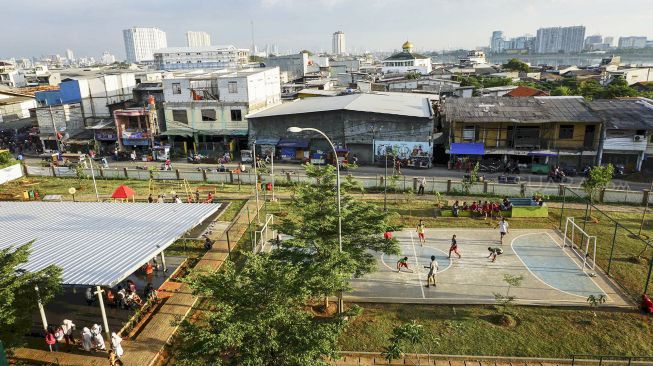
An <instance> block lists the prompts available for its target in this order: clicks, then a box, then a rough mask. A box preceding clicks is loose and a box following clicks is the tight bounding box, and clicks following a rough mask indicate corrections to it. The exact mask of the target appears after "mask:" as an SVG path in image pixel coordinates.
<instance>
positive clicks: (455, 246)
mask: <svg viewBox="0 0 653 366" xmlns="http://www.w3.org/2000/svg"><path fill="white" fill-rule="evenodd" d="M451 252H454V253H456V254H458V259H460V258H462V256H461V255H460V252H458V242H457V241H456V235H455V234H454V236H453V237H451V246H450V247H449V258H451Z"/></svg>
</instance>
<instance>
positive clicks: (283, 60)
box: [265, 52, 309, 81]
mask: <svg viewBox="0 0 653 366" xmlns="http://www.w3.org/2000/svg"><path fill="white" fill-rule="evenodd" d="M308 61H309V59H308V53H304V52H300V53H296V54H293V55H284V56H274V55H273V56H270V57H268V58H267V59H265V66H267V67H278V68H279V71H280V72H282V73H286V74H287V78H288V81H295V80H299V79H302V78H304V76H305V75H306V73H307V72H308Z"/></svg>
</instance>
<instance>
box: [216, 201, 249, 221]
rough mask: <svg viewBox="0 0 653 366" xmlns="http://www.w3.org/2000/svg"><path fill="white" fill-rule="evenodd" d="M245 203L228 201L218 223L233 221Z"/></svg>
mask: <svg viewBox="0 0 653 366" xmlns="http://www.w3.org/2000/svg"><path fill="white" fill-rule="evenodd" d="M245 203H247V200H230V201H229V206H227V208H226V209H225V210H224V212H222V214H220V216H219V217H218V219H219V220H220V221H231V220H233V219H234V218H235V217H236V215H238V212H240V210H241V209H242V208H243V206H245Z"/></svg>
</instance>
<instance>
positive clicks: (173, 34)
mask: <svg viewBox="0 0 653 366" xmlns="http://www.w3.org/2000/svg"><path fill="white" fill-rule="evenodd" d="M624 4H627V5H625V6H620V5H619V3H615V2H614V0H204V1H201V0H21V1H14V0H0V9H2V13H4V15H3V16H2V27H1V28H0V29H2V30H1V31H0V59H2V58H10V57H17V58H18V57H28V56H40V55H51V54H61V55H65V51H66V49H72V50H73V52H74V53H75V56H76V57H79V56H94V57H99V55H101V54H102V52H103V51H109V52H111V53H113V54H115V55H116V56H117V57H118V58H120V59H122V58H123V57H124V55H125V50H124V43H123V37H122V30H123V29H126V28H130V27H132V26H142V27H158V28H160V29H162V30H163V31H165V32H166V34H167V38H168V46H170V47H173V46H185V36H184V33H185V32H186V31H188V30H200V31H206V32H208V33H209V34H210V35H211V38H212V43H213V44H233V45H235V46H237V47H242V48H250V46H251V44H252V36H251V29H252V27H251V22H253V23H254V40H255V43H256V44H257V45H258V46H259V47H263V46H265V45H266V44H277V45H278V47H279V49H280V50H281V51H290V50H292V51H299V50H302V49H309V50H312V51H318V52H319V51H321V50H324V51H330V49H331V35H332V34H333V33H334V32H335V31H338V30H342V31H343V32H344V33H345V36H346V47H347V49H348V50H352V49H354V50H356V51H359V52H360V51H365V50H367V51H378V50H386V51H392V50H396V49H400V48H401V44H402V43H403V42H404V41H406V40H410V41H411V42H412V43H413V44H414V45H415V48H416V50H418V51H424V50H443V49H456V48H467V49H472V48H474V47H477V46H487V45H488V43H489V39H490V35H491V33H492V31H494V30H502V31H504V34H505V35H506V36H508V37H512V36H519V35H523V34H525V33H529V34H535V33H536V31H537V28H539V27H550V26H568V25H584V26H586V27H587V32H586V35H590V34H596V33H599V34H602V35H604V36H606V35H610V36H615V41H616V40H617V38H618V37H619V36H627V35H638V36H647V37H648V38H649V39H653V26H651V24H653V6H651V0H629V1H628V2H627V3H624Z"/></svg>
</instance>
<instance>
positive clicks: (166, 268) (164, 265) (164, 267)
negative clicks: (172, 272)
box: [161, 251, 168, 272]
mask: <svg viewBox="0 0 653 366" xmlns="http://www.w3.org/2000/svg"><path fill="white" fill-rule="evenodd" d="M161 264H162V265H163V272H168V267H166V256H165V254H163V251H161Z"/></svg>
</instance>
